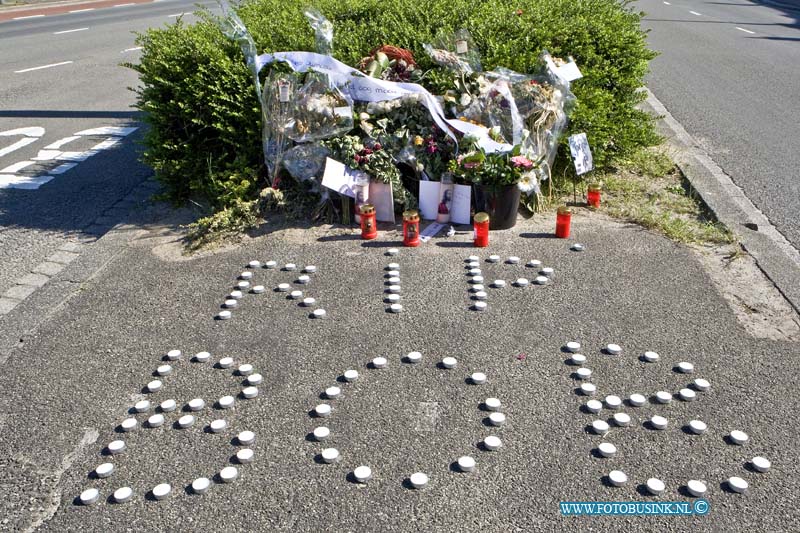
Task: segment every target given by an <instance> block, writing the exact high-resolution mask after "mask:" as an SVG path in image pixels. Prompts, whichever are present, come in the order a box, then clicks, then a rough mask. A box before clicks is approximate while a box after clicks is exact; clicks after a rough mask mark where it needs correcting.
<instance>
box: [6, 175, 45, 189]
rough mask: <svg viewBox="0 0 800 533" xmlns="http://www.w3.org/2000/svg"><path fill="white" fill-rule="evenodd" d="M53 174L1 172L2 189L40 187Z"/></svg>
mask: <svg viewBox="0 0 800 533" xmlns="http://www.w3.org/2000/svg"><path fill="white" fill-rule="evenodd" d="M52 179H53V176H34V177H28V176H16V175H14V174H0V189H29V190H34V189H38V188H39V187H41V186H42V185H44V184H45V183H47V182H48V181H50V180H52Z"/></svg>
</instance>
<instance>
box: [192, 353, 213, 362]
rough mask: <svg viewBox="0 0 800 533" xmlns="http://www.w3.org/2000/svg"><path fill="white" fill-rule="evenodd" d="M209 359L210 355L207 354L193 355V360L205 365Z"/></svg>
mask: <svg viewBox="0 0 800 533" xmlns="http://www.w3.org/2000/svg"><path fill="white" fill-rule="evenodd" d="M209 359H211V354H210V353H208V352H198V353H196V354H195V355H194V360H195V361H196V362H198V363H207V362H208V361H209Z"/></svg>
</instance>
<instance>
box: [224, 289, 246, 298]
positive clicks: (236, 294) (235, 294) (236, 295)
mask: <svg viewBox="0 0 800 533" xmlns="http://www.w3.org/2000/svg"><path fill="white" fill-rule="evenodd" d="M242 296H244V295H243V294H242V291H231V293H230V294H229V295H228V298H226V299H230V300H241V299H242Z"/></svg>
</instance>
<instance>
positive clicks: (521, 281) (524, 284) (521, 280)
mask: <svg viewBox="0 0 800 533" xmlns="http://www.w3.org/2000/svg"><path fill="white" fill-rule="evenodd" d="M529 284H530V281H528V280H527V279H526V278H517V280H516V281H515V282H514V285H516V286H517V287H527V286H528V285H529Z"/></svg>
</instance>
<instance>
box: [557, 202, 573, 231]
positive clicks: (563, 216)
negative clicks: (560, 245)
mask: <svg viewBox="0 0 800 533" xmlns="http://www.w3.org/2000/svg"><path fill="white" fill-rule="evenodd" d="M571 222H572V210H571V209H570V208H569V207H567V206H561V207H559V208H558V214H557V215H556V237H558V238H559V239H568V238H569V226H570V223H571Z"/></svg>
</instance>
